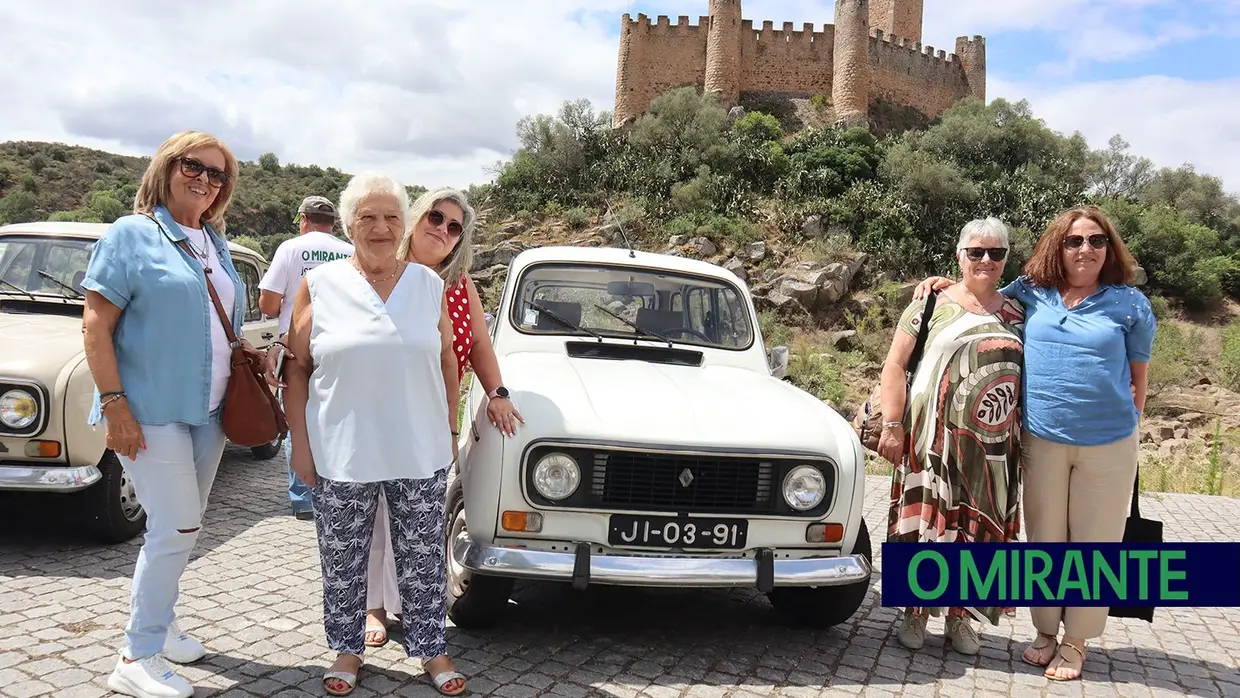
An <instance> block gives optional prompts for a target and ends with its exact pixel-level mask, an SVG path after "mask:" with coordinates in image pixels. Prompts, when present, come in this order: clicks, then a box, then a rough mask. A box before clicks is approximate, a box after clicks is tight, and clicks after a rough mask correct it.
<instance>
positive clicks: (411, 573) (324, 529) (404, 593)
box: [314, 469, 448, 659]
mask: <svg viewBox="0 0 1240 698" xmlns="http://www.w3.org/2000/svg"><path fill="white" fill-rule="evenodd" d="M380 488H382V489H383V494H384V497H385V498H386V499H387V505H388V520H389V522H390V523H391V532H392V553H393V557H394V558H395V562H396V586H397V588H398V589H399V590H400V605H401V609H402V613H401V616H400V620H401V629H402V631H403V633H402V634H403V635H404V644H405V653H406V654H408V655H409V656H410V657H418V658H421V659H432V658H434V657H438V656H440V655H442V654H445V653H446V652H447V640H446V639H445V637H444V625H445V623H446V620H447V580H446V572H447V571H446V569H445V567H444V565H445V558H444V539H443V531H444V521H443V516H444V505H445V503H446V501H445V500H446V498H447V493H448V471H447V469H444V470H441V471H439V472H438V473H436V474H435V476H434V477H431V478H429V479H426V480H385V481H383V482H341V481H336V480H327V479H324V478H319V480H318V484H316V485H315V487H314V523H315V528H316V529H317V531H318V538H319V557H320V559H321V561H322V565H323V628H324V630H325V631H326V634H327V645H328V647H330V648H331V649H332V650H334V651H336V652H337V653H342V652H348V653H351V654H356V655H361V654H362V652H363V651H364V649H365V646H366V584H367V580H366V571H367V563H368V561H369V559H370V538H371V536H372V535H373V533H374V528H375V526H374V519H375V508H376V506H377V504H378V498H379V489H380Z"/></svg>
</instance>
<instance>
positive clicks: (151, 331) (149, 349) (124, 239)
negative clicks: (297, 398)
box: [82, 131, 257, 698]
mask: <svg viewBox="0 0 1240 698" xmlns="http://www.w3.org/2000/svg"><path fill="white" fill-rule="evenodd" d="M236 181H237V159H236V158H235V157H234V156H233V154H232V153H231V152H230V151H229V149H228V148H227V147H226V146H225V145H224V144H223V143H221V142H220V141H219V140H218V139H216V138H215V137H213V136H211V135H209V134H206V133H201V132H196V131H186V132H182V133H178V134H176V135H175V136H173V137H171V138H169V139H168V140H167V141H165V142H164V143H163V144H162V145H160V146H159V149H158V150H156V152H155V155H154V156H153V157H152V158H151V163H150V165H149V166H148V167H147V170H146V173H145V174H144V175H143V177H142V183H141V185H140V186H139V188H138V193H137V196H136V197H135V199H134V213H133V214H132V215H128V216H124V217H122V218H119V219H117V220H116V222H115V223H113V224H112V226H111V227H110V228H108V230H107V231H106V232H105V233H104V234H103V236H102V237H101V238H100V239H99V241H98V243H97V244H96V245H95V247H94V250H93V251H92V253H91V258H90V262H89V264H88V266H87V269H86V278H85V280H84V281H83V282H82V286H83V288H85V289H86V307H85V310H84V312H83V316H82V324H83V332H84V341H85V349H86V361H87V364H88V365H89V367H90V371H91V374H92V376H93V378H94V381H95V385H96V392H95V397H94V404H93V406H92V409H91V415H90V423H91V424H97V423H98V422H100V421H102V422H103V423H104V428H105V429H106V443H107V447H108V449H110V450H111V451H112V452H113V453H114V454H116V456H117V457H118V458H120V460H121V465H122V466H123V467H124V469H125V472H126V474H127V475H128V476H129V478H130V480H131V481H132V482H133V486H134V489H135V491H136V492H137V496H138V499H139V501H141V502H142V505H143V507H145V509H146V512H147V523H146V529H147V530H146V537H145V540H144V542H143V545H142V549H141V551H139V553H138V561H137V565H136V566H135V568H134V573H133V584H132V595H131V609H130V616H129V624H128V625H127V627H126V628H125V638H126V647H125V648H124V649H123V650H122V651H121V652H120V657H119V658H118V659H117V662H116V668H115V670H113V672H112V674H111V675H110V676H109V677H108V687H109V688H111V689H112V690H113V691H115V692H117V693H121V694H124V695H129V696H138V697H139V698H154V697H155V696H158V697H159V698H174V697H181V696H184V697H186V698H188V696H191V695H193V691H194V689H193V687H192V686H191V685H190V684H189V682H187V681H186V680H185V679H184V678H182V677H180V676H178V675H177V674H176V672H175V671H173V670H172V668H171V667H170V666H168V664H167V663H166V662H165V659H166V660H170V661H172V662H176V663H180V664H184V663H189V662H193V661H196V660H198V659H200V658H202V656H203V655H205V654H206V649H205V648H204V647H203V646H202V644H201V643H200V642H198V641H197V640H195V639H193V638H191V637H189V636H188V635H186V634H185V633H183V632H182V631H181V630H180V629H179V628H178V627H177V623H176V620H175V617H176V614H175V611H174V607H175V605H176V600H177V589H178V584H179V582H180V578H181V574H182V572H184V570H185V566H186V564H187V563H188V562H189V556H190V552H191V551H192V550H193V548H194V545H195V543H196V542H197V540H198V534H199V531H200V530H201V527H202V514H203V511H204V510H205V508H206V505H207V498H208V496H209V495H210V493H211V484H212V482H213V481H214V479H215V474H216V471H217V470H218V468H219V464H220V459H221V457H222V456H223V452H224V433H223V430H222V427H221V425H220V420H219V409H220V406H221V403H222V402H223V397H224V389H225V387H226V386H227V384H228V376H229V373H230V367H229V356H230V349H229V346H228V340H227V338H226V335H225V332H224V327H223V324H222V321H221V319H220V316H219V313H218V312H217V310H216V309H215V307H214V304H213V302H212V300H211V297H210V295H209V293H208V291H207V279H208V278H209V279H210V283H211V284H212V285H213V286H214V288H215V291H216V293H217V294H218V295H219V298H220V301H221V304H222V305H223V307H224V308H225V309H227V313H228V315H229V321H230V322H231V324H232V329H233V332H234V333H236V334H238V335H240V334H241V322H242V319H243V313H242V302H243V299H244V298H245V286H244V285H243V284H242V281H241V278H240V277H239V276H238V275H237V270H236V269H235V268H234V267H233V263H232V258H231V256H230V255H229V253H228V246H227V244H226V243H225V241H224V238H223V236H222V233H223V231H224V215H225V213H226V212H227V210H228V205H229V201H230V200H231V198H232V193H233V188H234V187H235V186H236ZM242 344H243V346H244V347H245V348H246V350H247V351H250V352H253V347H250V346H249V345H248V344H245V342H244V341H243V342H242ZM255 355H257V354H256V353H255Z"/></svg>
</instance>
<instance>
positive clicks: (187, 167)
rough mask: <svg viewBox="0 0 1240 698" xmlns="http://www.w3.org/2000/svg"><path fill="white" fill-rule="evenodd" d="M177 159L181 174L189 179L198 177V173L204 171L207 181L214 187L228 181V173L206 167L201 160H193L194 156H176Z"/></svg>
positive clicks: (218, 186) (217, 187)
mask: <svg viewBox="0 0 1240 698" xmlns="http://www.w3.org/2000/svg"><path fill="white" fill-rule="evenodd" d="M177 160H179V161H180V163H181V174H183V175H185V176H186V177H189V178H190V179H198V175H200V174H202V173H203V172H206V173H207V182H208V183H210V184H211V186H213V187H215V188H216V189H219V188H220V187H222V186H224V185H225V184H227V183H228V173H227V172H225V171H223V170H217V169H215V168H214V167H208V166H207V165H205V164H203V163H202V161H200V160H195V159H194V158H177Z"/></svg>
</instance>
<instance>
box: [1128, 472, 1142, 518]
mask: <svg viewBox="0 0 1240 698" xmlns="http://www.w3.org/2000/svg"><path fill="white" fill-rule="evenodd" d="M1140 492H1141V469H1140V468H1137V477H1136V480H1134V481H1133V483H1132V506H1131V507H1130V508H1129V510H1128V515H1129V516H1131V517H1132V518H1134V519H1139V518H1141V505H1140V504H1138V503H1137V498H1138V497H1140Z"/></svg>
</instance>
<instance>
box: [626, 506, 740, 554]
mask: <svg viewBox="0 0 1240 698" xmlns="http://www.w3.org/2000/svg"><path fill="white" fill-rule="evenodd" d="M748 535H749V522H748V521H746V520H744V519H710V518H703V517H694V518H678V517H672V516H630V515H627V514H613V515H612V517H611V525H610V528H609V530H608V533H607V542H608V543H609V544H611V545H615V546H642V547H654V548H694V549H710V550H714V549H719V548H729V549H732V548H744V547H745V539H746V538H747V537H748Z"/></svg>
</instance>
